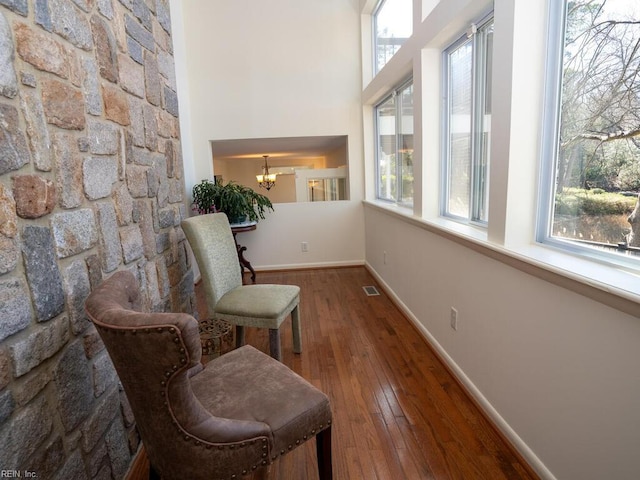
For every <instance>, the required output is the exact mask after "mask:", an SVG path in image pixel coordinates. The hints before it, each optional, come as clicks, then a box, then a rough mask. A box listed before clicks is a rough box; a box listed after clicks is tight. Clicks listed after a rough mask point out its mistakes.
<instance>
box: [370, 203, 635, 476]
mask: <svg viewBox="0 0 640 480" xmlns="http://www.w3.org/2000/svg"><path fill="white" fill-rule="evenodd" d="M365 224H366V238H367V249H366V256H367V262H368V263H369V265H370V267H371V268H372V269H373V270H374V271H375V272H376V273H377V275H378V276H379V279H380V280H381V281H382V282H384V284H386V286H387V287H388V288H389V289H390V290H392V291H393V292H394V294H395V295H396V297H397V299H398V300H399V301H400V302H402V303H403V304H404V306H405V308H406V312H407V313H408V315H409V316H410V317H412V318H413V319H414V320H415V321H416V323H417V324H418V325H419V326H420V327H421V329H422V330H423V332H424V334H425V335H426V336H428V337H431V340H432V342H433V343H434V344H435V345H436V346H439V347H440V348H441V353H443V354H444V356H445V357H449V360H450V362H451V365H452V366H453V367H454V369H456V370H457V371H458V374H459V375H460V376H461V378H462V379H463V380H466V381H467V386H468V387H469V388H470V389H471V390H472V391H474V392H475V393H476V395H477V396H478V398H480V399H481V400H482V401H484V402H485V404H486V406H488V409H489V411H492V410H493V413H494V414H495V417H494V418H495V420H496V421H497V422H498V424H499V425H500V426H501V427H502V428H503V429H504V430H505V431H507V433H511V434H512V435H513V438H516V439H517V438H518V437H519V440H520V441H521V443H520V445H518V446H519V447H520V449H521V451H522V452H523V453H524V454H526V455H527V456H528V457H529V459H530V460H531V459H533V460H534V467H536V468H537V469H538V471H539V473H541V474H542V476H543V478H554V477H555V478H557V479H562V480H589V479H591V480H601V479H605V478H606V479H616V480H623V479H629V480H631V479H637V478H638V476H639V474H640V456H639V455H638V449H639V448H640V414H639V412H638V408H639V406H640V401H639V399H640V374H639V373H638V368H639V366H640V348H639V347H638V346H639V345H640V321H639V319H638V318H636V317H634V316H631V315H627V314H625V313H622V312H619V311H617V310H614V309H612V308H609V307H606V306H604V305H602V304H600V303H597V302H595V301H592V300H590V299H589V298H586V297H584V296H582V295H579V294H577V293H574V292H571V291H569V290H566V289H564V288H562V287H559V286H556V285H554V284H551V283H549V282H546V281H544V280H541V279H539V278H536V277H534V276H532V275H529V274H527V273H523V272H522V271H519V270H518V269H515V268H513V267H510V266H507V265H505V264H504V263H501V262H499V261H497V260H493V259H491V258H489V257H488V256H485V255H482V254H480V253H477V252H476V251H474V250H473V249H470V248H466V247H464V246H462V245H459V244H458V243H455V242H452V241H450V240H447V239H445V238H443V237H441V236H439V235H436V234H434V233H430V232H429V231H427V230H425V229H424V228H421V227H420V226H416V225H414V224H411V223H408V222H406V221H404V220H403V219H399V218H396V217H394V216H393V215H390V214H389V213H386V212H381V211H379V210H377V209H376V208H375V207H367V208H366V210H365ZM383 252H386V263H384V255H383ZM452 306H453V307H455V308H456V309H457V310H458V312H459V315H458V330H457V331H454V330H453V329H451V327H450V324H449V319H450V308H451V307H452ZM509 431H510V432H509ZM535 457H537V459H536V458H535ZM538 461H539V463H537V464H536V463H535V462H538Z"/></svg>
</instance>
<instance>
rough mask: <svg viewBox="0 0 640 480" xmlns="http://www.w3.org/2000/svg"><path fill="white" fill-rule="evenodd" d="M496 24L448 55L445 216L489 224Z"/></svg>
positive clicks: (474, 29) (477, 30) (474, 30)
mask: <svg viewBox="0 0 640 480" xmlns="http://www.w3.org/2000/svg"><path fill="white" fill-rule="evenodd" d="M492 51H493V19H492V18H491V19H490V20H486V21H484V22H483V23H482V24H481V25H480V26H479V27H478V26H476V25H472V26H471V27H470V28H469V31H468V32H467V34H466V35H465V36H464V37H463V38H461V39H460V40H458V41H457V42H456V43H454V44H453V45H451V46H450V47H449V48H448V49H447V50H446V51H445V53H444V64H445V65H444V75H445V78H444V91H445V95H446V101H445V108H444V110H445V137H446V138H445V141H444V146H445V148H444V169H443V172H444V175H443V194H444V199H443V202H442V204H443V214H444V215H446V216H450V217H454V218H458V219H462V220H466V221H472V222H478V223H481V224H486V222H487V207H488V194H489V187H488V180H489V177H488V174H489V172H488V170H489V140H490V135H489V134H490V128H491V66H492Z"/></svg>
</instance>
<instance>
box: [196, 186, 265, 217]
mask: <svg viewBox="0 0 640 480" xmlns="http://www.w3.org/2000/svg"><path fill="white" fill-rule="evenodd" d="M192 193H193V209H194V210H195V211H197V212H198V213H200V214H201V215H202V214H205V213H213V212H224V213H225V214H226V215H227V217H228V218H229V223H241V222H243V221H246V220H247V219H248V220H250V221H256V222H257V221H258V220H259V219H264V218H265V216H264V215H265V213H266V212H267V211H268V210H271V211H273V204H272V203H271V200H269V198H267V197H265V196H264V195H261V194H259V193H257V192H256V191H255V190H253V189H252V188H249V187H246V186H244V185H240V184H238V183H235V182H233V181H230V182H229V183H227V184H226V185H224V184H223V183H222V182H219V183H217V182H212V181H210V180H202V181H201V182H200V183H198V184H196V185H194V186H193V192H192Z"/></svg>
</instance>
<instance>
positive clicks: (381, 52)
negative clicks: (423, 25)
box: [373, 0, 413, 73]
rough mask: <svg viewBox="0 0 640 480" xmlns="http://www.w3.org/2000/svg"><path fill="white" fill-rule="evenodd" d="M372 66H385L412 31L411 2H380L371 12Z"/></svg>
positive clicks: (387, 0)
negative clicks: (372, 33)
mask: <svg viewBox="0 0 640 480" xmlns="http://www.w3.org/2000/svg"><path fill="white" fill-rule="evenodd" d="M373 31H374V35H375V39H374V44H375V48H374V55H375V59H374V65H375V71H376V73H377V72H379V71H380V70H381V69H382V67H384V66H385V65H386V63H387V62H388V61H389V59H390V58H391V57H393V55H394V54H395V53H396V52H397V51H398V50H399V49H400V46H401V45H402V44H403V43H404V42H405V40H407V38H409V37H410V36H411V33H412V31H413V0H380V3H378V6H377V7H376V9H375V11H374V12H373Z"/></svg>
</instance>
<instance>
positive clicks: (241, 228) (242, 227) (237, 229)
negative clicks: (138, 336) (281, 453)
mask: <svg viewBox="0 0 640 480" xmlns="http://www.w3.org/2000/svg"><path fill="white" fill-rule="evenodd" d="M256 228H257V226H256V222H248V223H241V224H238V225H231V232H232V233H233V239H234V240H235V242H236V249H237V250H238V261H239V262H240V274H241V275H242V276H243V277H244V269H245V268H247V269H248V270H249V271H250V272H251V283H256V271H255V270H254V269H253V267H252V266H251V262H249V261H248V260H247V259H246V258H244V252H246V251H247V247H244V246H242V245H240V244H239V243H238V239H237V237H236V235H237V234H238V233H243V232H252V231H254V230H255V229H256Z"/></svg>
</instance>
